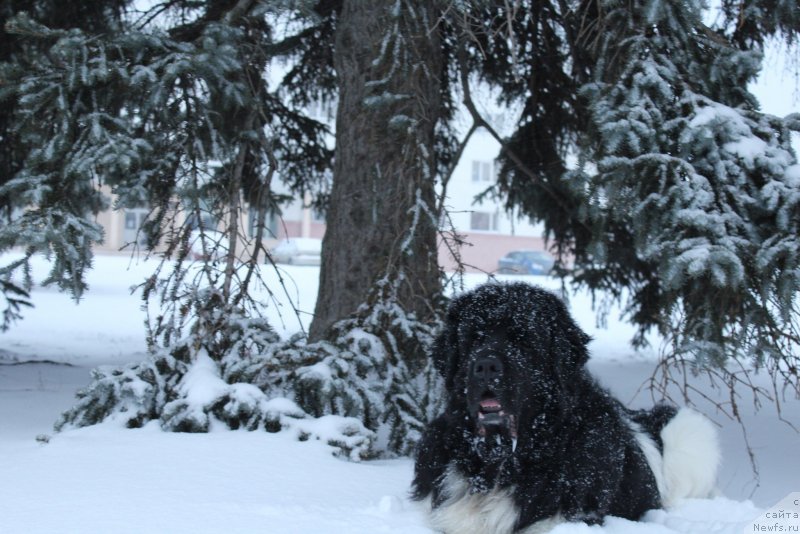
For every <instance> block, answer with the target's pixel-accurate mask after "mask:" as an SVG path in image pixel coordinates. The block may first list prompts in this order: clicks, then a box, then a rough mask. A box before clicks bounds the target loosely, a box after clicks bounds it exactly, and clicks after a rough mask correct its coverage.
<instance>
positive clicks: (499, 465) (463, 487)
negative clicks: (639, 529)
mask: <svg viewBox="0 0 800 534" xmlns="http://www.w3.org/2000/svg"><path fill="white" fill-rule="evenodd" d="M589 340H590V338H589V336H587V335H586V334H585V333H584V332H583V331H582V330H581V329H580V328H579V327H578V326H577V324H575V322H574V321H573V319H572V317H570V315H569V313H568V312H567V309H566V307H565V306H564V304H563V303H562V302H561V300H560V299H558V298H557V297H556V296H555V295H553V294H552V293H550V292H548V291H545V290H543V289H540V288H536V287H533V286H530V285H527V284H522V283H516V284H496V283H494V284H486V285H484V286H482V287H480V288H478V289H476V290H473V291H471V292H469V293H466V294H464V295H462V296H460V297H458V298H457V299H455V300H454V301H453V303H452V304H451V306H450V309H449V310H448V314H447V319H446V322H445V326H444V329H443V331H442V332H441V334H440V335H439V337H438V338H437V340H436V342H435V343H434V347H433V349H432V357H433V359H434V364H435V365H436V367H437V369H438V370H439V372H440V373H441V374H442V376H443V377H444V379H445V385H446V389H447V392H448V403H447V409H446V411H445V413H444V414H442V415H441V416H439V417H438V418H437V419H436V420H434V421H433V422H432V423H431V424H430V425H429V427H428V428H427V429H426V431H425V434H424V435H423V438H422V440H421V442H420V444H419V446H418V450H417V458H416V464H415V477H414V482H413V494H414V497H415V498H417V499H419V500H423V501H425V503H426V506H427V507H428V510H429V512H430V520H431V524H432V526H433V527H434V528H436V529H438V530H440V531H443V532H446V533H459V534H466V533H474V534H483V533H486V534H489V533H491V534H504V533H512V532H524V533H528V534H532V533H535V532H546V531H548V530H549V529H550V528H552V527H553V526H554V525H555V524H557V523H558V522H561V521H584V522H586V523H589V524H595V523H600V522H602V521H603V518H604V517H605V516H607V515H614V516H619V517H624V518H628V519H633V520H636V519H638V518H640V517H641V516H642V514H644V512H646V511H647V510H649V509H652V508H658V507H662V506H668V505H670V504H672V503H674V502H675V501H676V500H677V499H681V498H686V497H705V496H708V495H709V494H710V493H711V492H712V491H713V490H714V484H715V481H716V471H717V466H718V464H719V457H720V455H719V447H718V444H717V437H716V432H715V430H714V428H713V426H712V425H711V423H710V422H709V421H708V420H707V419H705V418H704V417H703V416H701V415H700V414H698V413H696V412H693V411H691V410H687V409H681V410H680V411H679V410H677V409H675V408H674V407H671V406H667V405H658V406H656V407H655V408H653V409H652V410H639V411H635V410H629V409H627V408H625V407H624V406H623V405H622V404H621V403H620V402H619V401H617V400H616V399H614V398H613V397H611V395H610V394H609V393H608V392H607V391H606V390H605V389H603V388H601V387H600V386H599V385H598V384H597V383H596V382H595V381H594V379H593V378H592V377H591V376H590V375H589V373H588V372H587V371H586V369H585V367H584V366H585V363H586V361H587V359H588V352H587V349H586V345H587V343H588V342H589Z"/></svg>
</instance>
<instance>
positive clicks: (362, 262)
mask: <svg viewBox="0 0 800 534" xmlns="http://www.w3.org/2000/svg"><path fill="white" fill-rule="evenodd" d="M343 4H344V5H343V8H342V12H341V15H340V17H339V20H338V26H337V35H336V47H335V55H334V61H335V66H336V72H337V76H338V80H339V99H340V100H339V107H338V111H337V117H336V162H335V166H334V181H333V188H332V191H331V198H330V207H329V211H328V216H327V230H326V234H325V239H324V242H323V248H322V269H321V272H320V287H319V295H318V298H317V304H316V310H315V316H314V321H313V323H312V324H311V331H310V338H311V340H312V341H313V340H318V339H322V338H325V337H326V335H328V333H329V329H330V327H331V326H332V325H333V324H334V323H335V322H336V321H338V320H340V319H344V318H346V317H349V316H351V315H353V313H354V312H356V310H357V309H358V308H359V306H360V305H362V304H365V303H366V304H367V305H371V304H374V302H372V301H374V300H375V299H379V298H381V296H380V295H375V294H373V293H371V292H373V290H375V289H376V288H378V287H381V284H380V283H379V282H381V281H382V280H384V281H386V282H387V283H388V284H395V286H394V287H396V296H397V304H398V305H399V306H400V307H401V308H402V309H403V310H404V311H405V313H412V312H413V313H414V314H415V315H416V318H417V319H419V320H422V321H426V320H430V319H431V318H432V317H433V314H434V309H435V303H436V302H437V301H438V300H439V297H440V296H441V290H442V289H441V279H440V271H439V267H438V261H437V248H436V232H437V224H438V221H437V220H436V215H435V202H434V200H435V193H434V179H435V168H436V166H435V154H434V129H435V127H436V122H437V120H438V118H439V112H440V104H441V99H440V81H439V76H440V74H441V73H442V55H441V50H440V42H439V38H438V34H437V30H436V27H435V22H436V14H435V12H434V8H433V3H432V2H428V1H419V0H399V1H395V0H392V1H391V2H389V1H385V0H383V1H381V2H367V1H364V0H345V1H344V3H343Z"/></svg>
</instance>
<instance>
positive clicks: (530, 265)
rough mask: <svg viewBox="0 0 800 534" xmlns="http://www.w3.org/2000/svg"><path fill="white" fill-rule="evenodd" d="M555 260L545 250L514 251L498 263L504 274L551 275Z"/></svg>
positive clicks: (499, 270)
mask: <svg viewBox="0 0 800 534" xmlns="http://www.w3.org/2000/svg"><path fill="white" fill-rule="evenodd" d="M554 264H555V260H554V259H553V257H552V256H551V255H550V254H548V253H547V252H544V251H543V250H512V251H511V252H509V253H508V254H506V255H505V256H503V257H502V258H500V260H499V261H498V263H497V272H499V273H503V274H550V271H551V270H552V269H553V265H554Z"/></svg>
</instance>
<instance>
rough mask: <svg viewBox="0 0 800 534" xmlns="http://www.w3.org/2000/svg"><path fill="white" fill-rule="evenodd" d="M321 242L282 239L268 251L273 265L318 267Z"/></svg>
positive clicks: (305, 239) (302, 238)
mask: <svg viewBox="0 0 800 534" xmlns="http://www.w3.org/2000/svg"><path fill="white" fill-rule="evenodd" d="M321 254H322V240H321V239H314V238H312V237H290V238H288V239H283V240H282V241H281V242H280V243H278V244H277V245H275V247H274V248H273V249H272V250H271V251H270V256H271V257H272V261H274V262H275V263H288V264H291V265H319V264H320V262H321V256H320V255H321Z"/></svg>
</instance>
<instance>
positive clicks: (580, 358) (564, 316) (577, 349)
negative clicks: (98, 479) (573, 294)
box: [550, 299, 592, 374]
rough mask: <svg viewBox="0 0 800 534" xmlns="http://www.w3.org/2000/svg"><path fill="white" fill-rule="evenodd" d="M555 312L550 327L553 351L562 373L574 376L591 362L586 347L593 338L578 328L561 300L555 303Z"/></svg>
mask: <svg viewBox="0 0 800 534" xmlns="http://www.w3.org/2000/svg"><path fill="white" fill-rule="evenodd" d="M554 312H555V313H554V314H553V322H552V323H551V325H550V331H551V335H552V341H551V342H552V346H551V350H552V351H553V352H554V353H555V356H556V359H557V361H558V362H559V367H560V368H561V371H562V372H565V373H567V374H572V373H574V372H576V371H578V370H580V369H581V368H583V366H584V365H585V364H586V362H587V361H588V360H589V350H588V349H587V347H586V346H587V345H588V344H589V342H590V341H591V340H592V338H591V336H590V335H589V334H587V333H586V332H584V331H583V330H582V329H581V327H580V326H578V324H577V323H576V322H575V320H574V319H573V318H572V316H571V315H570V313H569V311H567V307H566V306H565V305H564V303H563V302H562V301H561V300H560V299H559V300H557V302H556V303H555V310H554Z"/></svg>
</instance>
